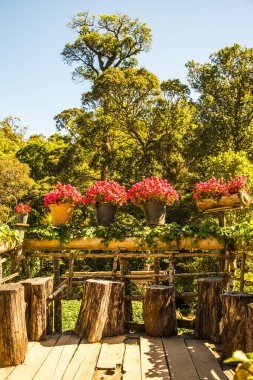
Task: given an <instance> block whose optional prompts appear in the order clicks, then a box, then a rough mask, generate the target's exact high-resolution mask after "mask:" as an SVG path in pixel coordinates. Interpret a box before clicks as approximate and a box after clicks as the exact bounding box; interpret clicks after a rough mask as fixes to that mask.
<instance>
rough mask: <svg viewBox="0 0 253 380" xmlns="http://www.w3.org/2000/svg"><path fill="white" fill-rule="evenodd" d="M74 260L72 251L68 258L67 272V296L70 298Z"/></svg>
mask: <svg viewBox="0 0 253 380" xmlns="http://www.w3.org/2000/svg"><path fill="white" fill-rule="evenodd" d="M74 261H75V256H74V254H73V253H72V254H71V256H70V259H69V274H68V288H67V297H68V299H71V297H72V282H73V274H74Z"/></svg>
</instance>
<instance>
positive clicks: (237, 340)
mask: <svg viewBox="0 0 253 380" xmlns="http://www.w3.org/2000/svg"><path fill="white" fill-rule="evenodd" d="M221 300H222V321H221V328H222V358H224V359H227V358H229V357H230V356H231V355H232V353H233V352H234V351H236V350H242V351H245V350H246V335H247V334H246V319H247V318H246V315H247V312H246V311H247V305H248V304H249V303H252V302H253V294H252V293H241V292H226V293H224V294H222V295H221Z"/></svg>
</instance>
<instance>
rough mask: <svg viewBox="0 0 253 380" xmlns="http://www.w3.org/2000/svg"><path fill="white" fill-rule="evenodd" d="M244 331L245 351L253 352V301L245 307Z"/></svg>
mask: <svg viewBox="0 0 253 380" xmlns="http://www.w3.org/2000/svg"><path fill="white" fill-rule="evenodd" d="M246 332H247V334H246V352H253V303H249V304H248V307H247V318H246Z"/></svg>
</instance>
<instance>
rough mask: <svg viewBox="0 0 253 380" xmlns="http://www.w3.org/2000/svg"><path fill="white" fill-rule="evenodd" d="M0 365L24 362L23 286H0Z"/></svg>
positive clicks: (25, 345) (25, 346)
mask: <svg viewBox="0 0 253 380" xmlns="http://www.w3.org/2000/svg"><path fill="white" fill-rule="evenodd" d="M0 321H1V323H0V367H7V366H12V365H18V364H21V363H23V362H24V360H25V354H26V350H27V332H26V323H25V298H24V288H23V286H22V285H21V284H7V285H1V286H0Z"/></svg>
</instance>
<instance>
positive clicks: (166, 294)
mask: <svg viewBox="0 0 253 380" xmlns="http://www.w3.org/2000/svg"><path fill="white" fill-rule="evenodd" d="M175 310H176V308H175V304H174V298H173V286H163V285H150V286H147V288H146V294H145V296H144V300H143V319H144V324H145V330H146V333H147V334H148V335H151V336H164V337H165V336H172V335H176V334H177V324H176V311H175Z"/></svg>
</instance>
